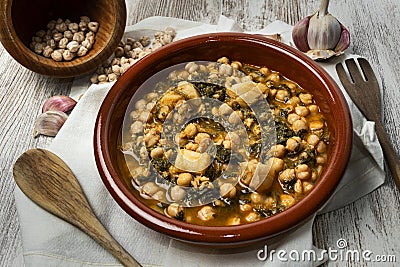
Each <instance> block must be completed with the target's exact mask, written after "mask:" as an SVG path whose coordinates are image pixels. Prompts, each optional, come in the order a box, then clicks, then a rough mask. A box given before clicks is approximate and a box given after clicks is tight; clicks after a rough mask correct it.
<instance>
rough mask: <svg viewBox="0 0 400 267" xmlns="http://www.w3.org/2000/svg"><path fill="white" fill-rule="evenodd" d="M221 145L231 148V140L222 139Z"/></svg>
mask: <svg viewBox="0 0 400 267" xmlns="http://www.w3.org/2000/svg"><path fill="white" fill-rule="evenodd" d="M222 145H223V146H224V148H226V149H231V148H232V144H231V141H229V140H224V141H223V142H222Z"/></svg>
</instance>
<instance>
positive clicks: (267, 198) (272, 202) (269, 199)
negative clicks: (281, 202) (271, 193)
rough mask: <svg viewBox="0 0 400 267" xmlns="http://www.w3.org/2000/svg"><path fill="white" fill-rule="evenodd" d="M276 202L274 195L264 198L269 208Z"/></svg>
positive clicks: (265, 204)
mask: <svg viewBox="0 0 400 267" xmlns="http://www.w3.org/2000/svg"><path fill="white" fill-rule="evenodd" d="M275 204H276V203H275V199H274V198H273V197H266V198H265V200H264V206H266V207H267V208H273V207H274V206H275Z"/></svg>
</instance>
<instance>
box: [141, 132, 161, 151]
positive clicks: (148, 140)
mask: <svg viewBox="0 0 400 267" xmlns="http://www.w3.org/2000/svg"><path fill="white" fill-rule="evenodd" d="M158 140H160V135H159V134H157V133H156V131H155V129H154V128H153V129H151V130H150V131H149V132H148V133H147V134H146V135H145V136H144V137H143V141H144V142H145V144H146V146H147V147H152V146H154V145H156V144H157V142H158Z"/></svg>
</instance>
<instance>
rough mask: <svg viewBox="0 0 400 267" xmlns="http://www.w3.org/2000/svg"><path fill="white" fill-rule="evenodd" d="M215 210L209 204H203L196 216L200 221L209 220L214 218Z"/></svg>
mask: <svg viewBox="0 0 400 267" xmlns="http://www.w3.org/2000/svg"><path fill="white" fill-rule="evenodd" d="M214 215H215V210H214V209H213V208H212V207H210V206H204V207H202V208H201V209H200V210H199V211H198V212H197V217H198V218H199V219H200V220H202V221H209V220H211V219H213V218H214Z"/></svg>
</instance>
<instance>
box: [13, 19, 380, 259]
mask: <svg viewBox="0 0 400 267" xmlns="http://www.w3.org/2000/svg"><path fill="white" fill-rule="evenodd" d="M166 26H172V27H174V28H175V29H176V30H177V38H178V39H180V38H184V37H187V36H191V35H195V34H201V33H206V32H215V31H240V30H241V29H240V28H239V27H238V26H237V25H236V24H235V23H234V21H232V20H230V19H227V18H226V17H223V16H221V19H220V21H219V23H218V25H208V24H203V23H199V22H192V21H185V20H180V19H174V18H165V17H151V18H148V19H145V20H143V21H141V22H139V23H138V24H136V25H133V26H129V27H127V29H126V35H128V36H133V37H135V36H136V37H140V36H142V35H143V34H148V35H152V34H153V33H154V32H155V31H157V30H163V29H164V28H165V27H166ZM291 29H292V27H291V26H289V25H287V24H285V23H283V22H279V21H276V22H273V23H272V24H270V25H269V26H267V27H266V28H265V29H263V30H262V31H260V32H258V33H281V34H282V37H283V41H284V42H287V43H290V41H291V38H290V32H291ZM347 57H353V56H347ZM342 59H343V58H340V59H339V58H338V59H337V60H336V61H339V60H342ZM334 64H335V62H331V63H324V64H322V65H323V67H324V68H325V69H326V70H327V71H328V72H329V73H330V74H331V75H332V77H334V78H335V79H336V80H337V77H336V74H335V71H334ZM339 84H340V83H339ZM111 86H112V84H103V85H92V86H90V88H89V89H87V90H86V88H87V78H86V79H81V80H77V81H76V82H75V84H74V86H73V90H72V92H71V94H72V95H74V96H80V95H81V94H82V89H84V90H86V92H85V93H84V94H83V97H82V98H81V100H80V101H79V102H78V104H77V106H76V107H75V109H74V110H73V112H72V113H71V115H70V117H69V118H68V120H67V121H66V123H65V124H64V126H63V127H62V129H61V131H60V132H59V133H58V135H57V137H56V138H55V139H54V141H53V142H52V144H51V146H50V147H49V150H51V151H52V152H54V153H55V154H57V155H58V156H59V157H60V158H61V159H63V160H64V161H65V162H66V163H67V164H68V166H69V167H70V168H71V170H72V171H73V172H74V174H75V175H76V177H77V178H78V180H79V182H80V184H81V186H82V188H83V191H84V192H85V194H86V196H87V198H88V200H89V203H90V205H91V206H92V208H93V210H94V212H95V213H96V215H97V216H98V218H99V219H100V221H101V222H102V223H103V224H104V226H105V227H106V228H107V229H108V230H109V231H110V233H111V234H112V235H113V236H114V237H115V239H116V240H117V241H119V242H120V243H121V245H122V246H123V247H124V248H125V249H126V250H127V251H128V252H130V253H131V254H132V255H133V256H134V257H135V258H136V259H137V260H138V261H139V262H140V263H141V264H143V265H144V266H243V265H248V266H291V265H293V263H291V262H290V261H289V262H282V261H279V260H277V259H276V258H274V259H273V260H271V258H268V259H266V260H265V261H262V260H259V259H258V257H257V254H258V253H260V250H262V249H264V247H262V246H261V247H252V248H246V249H240V250H238V249H235V250H225V251H219V250H213V249H204V248H198V247H195V246H191V245H187V244H183V243H181V242H179V241H176V240H173V239H170V238H169V237H167V236H165V235H163V234H160V233H158V232H155V231H153V230H151V229H148V228H146V227H145V226H143V225H141V224H140V223H138V222H136V221H135V220H134V219H133V218H131V217H130V216H129V215H127V214H126V213H125V212H124V211H123V210H122V209H121V208H120V207H119V206H118V204H117V203H116V202H115V201H114V200H113V198H112V197H111V196H110V194H109V193H108V192H107V189H106V188H105V186H104V185H103V183H102V181H101V179H100V176H99V174H98V171H97V168H96V164H95V160H94V154H93V130H94V124H95V119H96V116H97V112H98V110H99V108H100V105H101V103H102V101H103V99H104V97H105V96H106V94H107V92H108V90H109V89H110V87H111ZM347 100H348V101H349V105H350V109H351V111H352V118H353V123H354V145H353V151H352V156H351V159H350V163H349V165H348V168H347V170H346V173H345V175H344V177H343V179H342V181H341V183H340V185H339V187H338V189H337V190H336V192H335V194H334V195H333V197H332V198H331V200H330V201H329V202H328V203H327V205H326V206H325V207H324V208H323V209H322V210H321V211H320V213H323V212H327V211H330V210H333V209H336V208H340V207H342V206H344V205H346V204H348V203H351V202H353V201H355V200H356V199H358V198H359V197H362V196H364V195H366V194H368V193H369V192H371V191H373V190H374V189H376V188H377V187H379V186H380V185H381V184H382V183H383V182H384V178H385V174H384V172H383V155H382V150H381V148H380V145H379V142H378V141H377V138H376V135H375V132H374V123H373V122H368V121H366V120H365V118H364V117H363V116H362V115H361V113H360V112H359V111H358V110H357V108H356V107H355V106H354V104H352V102H351V101H350V100H349V99H348V98H347ZM368 151H369V152H368ZM371 154H372V155H373V157H371ZM15 200H16V205H17V209H18V214H19V218H20V223H21V233H22V242H23V250H24V252H23V253H24V255H23V256H24V261H25V265H26V266H94V265H95V266H117V265H119V264H118V262H117V260H115V259H114V258H113V257H112V256H111V255H110V254H109V253H108V252H106V251H105V250H104V249H103V248H102V247H100V246H99V245H98V244H97V243H95V241H93V240H92V239H91V238H90V237H88V236H86V235H85V234H84V233H82V232H81V231H80V230H78V229H76V228H75V227H73V226H71V225H69V224H68V223H66V222H64V221H62V220H61V219H58V218H57V217H55V216H53V215H51V214H49V213H47V212H46V211H44V210H42V209H41V208H40V207H38V206H36V205H35V204H34V203H33V202H31V201H30V200H29V199H28V198H27V197H26V196H25V195H24V194H23V193H22V192H21V191H20V190H19V188H18V187H16V190H15ZM313 220H314V217H313V218H311V219H309V220H308V221H307V222H306V223H305V224H304V225H302V226H301V227H298V228H297V229H296V230H295V231H293V232H291V233H289V234H284V235H281V236H279V237H278V238H275V240H270V241H268V242H267V243H266V245H268V249H272V248H273V249H275V250H276V251H278V250H279V249H284V250H285V251H287V252H289V251H291V250H297V251H299V252H300V253H301V252H302V251H304V250H311V249H315V251H316V252H317V253H318V251H319V250H318V249H317V248H314V247H313V245H312V224H313ZM246 250H247V251H246ZM320 262H321V261H319V262H316V263H313V262H298V263H297V264H296V265H303V266H313V265H317V264H318V263H320Z"/></svg>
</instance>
